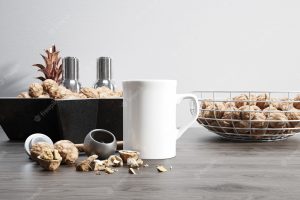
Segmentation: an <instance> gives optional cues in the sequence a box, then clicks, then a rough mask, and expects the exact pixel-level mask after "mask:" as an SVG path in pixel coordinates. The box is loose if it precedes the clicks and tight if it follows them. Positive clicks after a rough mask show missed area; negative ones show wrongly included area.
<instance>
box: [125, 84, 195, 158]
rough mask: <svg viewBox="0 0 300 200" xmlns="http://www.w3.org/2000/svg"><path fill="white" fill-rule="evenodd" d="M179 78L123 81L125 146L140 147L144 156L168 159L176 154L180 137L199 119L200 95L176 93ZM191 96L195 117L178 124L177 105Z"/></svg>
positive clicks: (139, 149) (135, 148) (138, 148)
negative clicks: (186, 122)
mask: <svg viewBox="0 0 300 200" xmlns="http://www.w3.org/2000/svg"><path fill="white" fill-rule="evenodd" d="M176 86H177V81H175V80H129V81H123V90H124V91H123V92H124V100H123V109H124V110H123V139H124V147H123V148H124V149H127V150H135V151H139V152H140V155H141V158H143V159H166V158H172V157H175V156H176V140H177V139H178V138H180V136H181V135H182V134H183V133H184V132H185V131H186V130H187V129H188V128H189V127H190V126H191V125H192V124H193V123H194V122H195V121H196V119H197V117H198V114H199V104H198V100H197V97H196V96H195V95H193V94H176ZM184 99H191V100H192V101H193V103H194V105H196V106H195V107H196V112H194V113H193V115H194V116H193V120H192V121H190V122H189V123H188V124H187V125H185V126H183V127H181V128H177V127H176V105H177V104H179V103H180V102H181V101H182V100H184Z"/></svg>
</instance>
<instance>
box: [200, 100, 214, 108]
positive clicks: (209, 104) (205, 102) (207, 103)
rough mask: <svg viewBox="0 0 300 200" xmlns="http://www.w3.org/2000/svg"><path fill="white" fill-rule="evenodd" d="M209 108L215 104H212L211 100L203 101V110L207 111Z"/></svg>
mask: <svg viewBox="0 0 300 200" xmlns="http://www.w3.org/2000/svg"><path fill="white" fill-rule="evenodd" d="M208 106H213V103H212V100H211V99H207V100H203V101H201V108H202V109H206V108H207V107H208Z"/></svg>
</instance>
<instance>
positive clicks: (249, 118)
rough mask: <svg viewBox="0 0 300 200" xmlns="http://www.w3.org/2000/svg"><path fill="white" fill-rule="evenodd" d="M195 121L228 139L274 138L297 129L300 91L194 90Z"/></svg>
mask: <svg viewBox="0 0 300 200" xmlns="http://www.w3.org/2000/svg"><path fill="white" fill-rule="evenodd" d="M193 93H194V94H195V95H197V97H198V100H199V104H200V114H199V116H198V119H197V121H198V122H199V123H200V124H201V125H202V126H204V127H205V128H207V129H208V130H210V131H212V132H214V133H216V134H218V135H220V136H222V137H225V138H227V139H232V140H245V141H276V140H282V139H286V138H288V137H290V136H293V135H295V134H296V133H298V132H300V92H262V91H196V92H193Z"/></svg>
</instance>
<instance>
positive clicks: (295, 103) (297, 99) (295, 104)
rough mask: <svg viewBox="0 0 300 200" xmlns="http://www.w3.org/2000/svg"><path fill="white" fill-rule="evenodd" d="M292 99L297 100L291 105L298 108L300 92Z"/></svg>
mask: <svg viewBox="0 0 300 200" xmlns="http://www.w3.org/2000/svg"><path fill="white" fill-rule="evenodd" d="M294 101H299V102H294V103H293V105H294V107H295V108H297V109H300V94H298V95H297V96H296V97H295V98H294Z"/></svg>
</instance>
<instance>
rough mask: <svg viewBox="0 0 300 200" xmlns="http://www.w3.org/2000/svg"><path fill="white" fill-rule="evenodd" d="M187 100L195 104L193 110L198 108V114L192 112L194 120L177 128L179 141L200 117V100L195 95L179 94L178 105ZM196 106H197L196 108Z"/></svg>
mask: <svg viewBox="0 0 300 200" xmlns="http://www.w3.org/2000/svg"><path fill="white" fill-rule="evenodd" d="M185 99H191V100H192V103H193V105H194V106H193V109H195V107H196V112H191V113H192V115H193V120H192V121H190V122H189V123H188V124H187V125H185V126H182V127H180V128H177V130H178V131H177V139H179V138H180V137H181V136H182V134H183V133H184V132H185V131H186V130H187V129H188V128H189V127H190V126H192V124H193V123H194V122H195V121H196V120H197V118H198V115H199V103H198V99H197V97H196V96H195V95H193V94H177V104H180V103H181V102H182V101H183V100H185ZM195 105H196V106H195Z"/></svg>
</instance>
